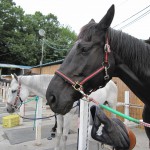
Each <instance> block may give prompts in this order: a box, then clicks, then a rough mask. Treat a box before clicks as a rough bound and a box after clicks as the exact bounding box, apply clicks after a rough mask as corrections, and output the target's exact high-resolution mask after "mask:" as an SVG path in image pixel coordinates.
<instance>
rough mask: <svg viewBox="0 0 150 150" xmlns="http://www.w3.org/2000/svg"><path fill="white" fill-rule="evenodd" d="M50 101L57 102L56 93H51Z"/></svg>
mask: <svg viewBox="0 0 150 150" xmlns="http://www.w3.org/2000/svg"><path fill="white" fill-rule="evenodd" d="M49 101H50V103H51V104H54V103H55V102H56V98H55V96H54V95H51V96H50V98H49Z"/></svg>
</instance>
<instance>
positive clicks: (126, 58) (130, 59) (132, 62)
mask: <svg viewBox="0 0 150 150" xmlns="http://www.w3.org/2000/svg"><path fill="white" fill-rule="evenodd" d="M113 32H114V33H113V34H114V35H113V36H111V44H110V46H111V49H112V51H113V53H114V55H115V59H116V60H117V62H116V64H117V67H116V75H117V76H118V77H119V78H120V79H121V80H123V82H124V83H126V84H127V86H128V87H129V88H130V89H131V90H132V91H133V92H134V93H135V95H137V96H138V97H139V98H140V99H141V100H142V101H143V102H144V103H145V104H146V105H148V106H149V107H150V103H149V97H150V90H149V89H150V61H149V60H148V59H149V57H148V55H149V53H150V46H149V45H147V44H145V43H144V42H142V41H140V40H138V39H136V38H133V37H131V36H129V35H126V34H125V35H121V34H124V33H122V32H117V31H115V30H114V31H113ZM115 34H117V35H116V37H117V38H116V37H115ZM119 34H120V35H119ZM112 37H114V38H113V39H112ZM125 38H128V40H127V39H125ZM121 40H122V41H121ZM123 40H124V41H123ZM125 40H126V41H125ZM135 44H136V46H135ZM138 46H139V47H138ZM137 55H139V56H137ZM146 56H147V57H146ZM144 57H145V60H144Z"/></svg>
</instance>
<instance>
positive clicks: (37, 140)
mask: <svg viewBox="0 0 150 150" xmlns="http://www.w3.org/2000/svg"><path fill="white" fill-rule="evenodd" d="M42 101H43V99H42V98H40V97H39V100H38V104H37V111H36V117H37V118H42ZM41 129H42V119H39V120H36V135H35V144H36V145H41V144H42V143H41Z"/></svg>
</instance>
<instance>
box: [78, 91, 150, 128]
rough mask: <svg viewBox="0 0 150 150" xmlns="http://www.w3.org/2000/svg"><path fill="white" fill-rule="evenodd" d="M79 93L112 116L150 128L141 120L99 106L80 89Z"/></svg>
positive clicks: (149, 125) (104, 106)
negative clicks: (112, 114)
mask: <svg viewBox="0 0 150 150" xmlns="http://www.w3.org/2000/svg"><path fill="white" fill-rule="evenodd" d="M79 92H80V93H81V94H83V96H84V97H85V98H86V99H87V101H88V102H90V101H92V102H94V103H95V104H96V105H98V106H100V107H101V108H103V109H105V110H107V111H109V112H111V113H114V114H116V115H118V116H120V117H122V118H125V119H127V120H129V121H132V122H135V123H137V124H139V125H142V126H145V127H148V128H150V124H149V123H146V122H143V121H141V120H138V119H135V118H133V117H130V116H127V115H125V114H123V113H121V112H119V111H117V110H114V109H112V108H110V107H108V106H106V105H102V104H99V103H98V102H97V101H96V100H95V99H93V98H91V97H89V95H87V94H85V93H84V92H83V91H82V90H81V89H79Z"/></svg>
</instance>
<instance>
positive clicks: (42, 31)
mask: <svg viewBox="0 0 150 150" xmlns="http://www.w3.org/2000/svg"><path fill="white" fill-rule="evenodd" d="M39 35H40V36H41V37H42V52H41V60H40V74H41V69H42V68H41V66H42V64H43V58H44V55H43V53H44V40H45V31H44V30H43V29H40V30H39Z"/></svg>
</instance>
